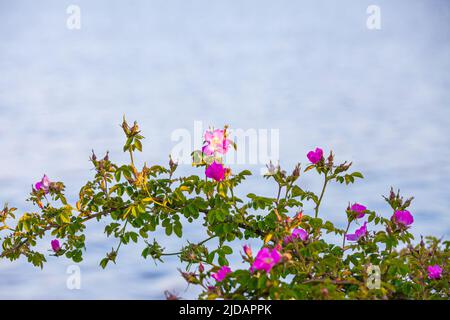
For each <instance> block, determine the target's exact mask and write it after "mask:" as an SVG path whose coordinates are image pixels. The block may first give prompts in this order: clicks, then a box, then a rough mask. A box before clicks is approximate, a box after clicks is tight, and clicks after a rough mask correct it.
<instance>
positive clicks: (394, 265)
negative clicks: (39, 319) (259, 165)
mask: <svg viewBox="0 0 450 320" xmlns="http://www.w3.org/2000/svg"><path fill="white" fill-rule="evenodd" d="M122 129H123V131H124V133H125V136H126V142H125V145H124V147H123V150H124V152H127V153H129V156H130V163H128V164H123V165H119V164H116V163H114V162H113V161H111V160H110V158H109V154H106V155H105V156H104V157H103V158H101V159H99V158H97V156H96V155H95V153H94V152H93V153H92V156H91V158H90V161H91V162H92V165H93V167H94V169H95V175H94V177H93V179H92V180H91V181H88V182H87V183H86V184H85V185H84V186H83V187H82V188H81V190H80V192H79V200H78V201H77V202H76V203H75V204H73V205H72V204H69V203H68V201H67V200H66V196H65V186H64V184H63V183H62V182H49V184H48V187H47V188H44V187H43V186H42V185H39V187H37V185H36V187H34V188H33V189H32V192H31V194H30V198H29V199H28V200H29V201H31V202H32V203H33V204H34V205H35V206H36V211H34V212H27V213H24V214H23V215H22V216H21V217H20V218H18V219H16V217H15V211H16V209H15V208H12V207H9V206H7V205H6V206H5V207H4V209H3V210H2V211H0V223H1V226H0V232H1V233H3V234H4V235H3V237H2V252H1V257H2V258H5V259H9V260H16V259H19V258H20V257H26V258H27V259H28V261H29V262H31V263H32V264H33V265H35V266H38V267H41V268H42V267H43V265H44V262H46V256H45V255H44V254H43V253H41V252H39V251H37V250H35V247H36V244H37V242H38V240H40V239H42V238H43V237H44V235H46V234H51V235H52V236H53V237H54V238H57V239H59V240H60V241H61V242H62V244H61V246H60V247H59V245H57V246H56V247H54V252H53V255H55V256H57V257H62V256H65V257H66V258H68V259H71V260H73V261H74V262H77V263H78V262H81V261H82V260H83V253H84V251H85V249H86V248H85V240H86V237H85V231H86V225H87V223H88V221H91V220H96V221H100V220H103V219H106V221H107V222H108V224H107V225H106V227H105V230H104V231H105V234H106V236H107V237H113V238H116V239H117V241H118V244H117V246H116V248H113V249H112V250H111V251H110V252H109V253H107V254H106V256H105V258H103V259H102V260H101V261H100V266H101V267H102V268H106V267H107V265H108V264H109V263H111V262H113V263H115V262H116V259H117V256H118V253H119V249H120V248H121V246H123V245H127V244H128V243H130V242H140V243H143V244H144V249H143V251H142V256H143V257H144V258H152V259H154V260H155V261H159V262H163V261H164V257H165V256H168V255H174V256H178V257H179V259H180V261H181V262H185V263H186V265H187V269H186V270H184V271H180V272H181V275H182V276H183V277H184V278H185V279H186V281H187V282H188V283H190V284H194V285H198V286H201V287H202V288H203V291H202V293H201V294H200V298H202V299H216V298H224V299H448V296H449V265H448V259H449V244H450V243H449V241H442V240H439V239H436V238H434V237H426V238H424V239H421V241H420V242H419V243H418V244H413V240H414V237H413V235H412V234H411V233H410V232H409V228H410V226H409V225H405V224H402V223H399V221H400V220H398V219H397V220H396V218H395V213H396V212H398V211H400V212H403V211H405V210H406V209H407V208H408V207H409V206H410V204H411V201H412V198H410V199H407V200H404V199H403V198H402V197H401V196H400V194H399V193H398V192H397V193H395V192H394V191H393V190H392V189H391V191H390V194H389V195H388V196H387V197H385V200H386V202H387V203H388V205H389V206H390V208H391V210H392V212H393V216H392V217H391V218H386V217H383V216H381V215H379V214H377V213H376V212H374V211H371V210H368V209H366V208H365V207H364V210H362V211H360V212H355V210H354V209H352V207H351V206H350V205H349V207H348V208H347V210H346V212H345V214H346V215H347V221H348V224H347V227H346V228H345V229H340V228H338V227H336V226H335V225H334V224H333V222H331V221H327V220H325V219H324V215H321V214H320V213H321V212H320V206H321V203H322V199H323V197H324V194H325V191H326V188H327V186H328V185H329V184H330V183H339V184H351V183H354V182H355V181H356V180H357V179H361V178H363V175H362V174H361V173H359V172H349V169H350V168H351V163H347V162H344V163H342V164H339V165H336V164H335V160H334V155H333V153H331V152H330V154H329V156H328V157H327V158H324V157H323V156H322V151H321V150H319V151H320V152H321V153H320V154H315V155H314V156H315V157H311V158H310V159H314V160H313V161H314V162H315V163H311V164H309V165H308V166H307V167H306V168H305V170H303V173H302V170H301V168H300V165H297V166H296V167H295V168H294V170H293V172H292V173H291V174H287V173H286V172H285V171H283V170H281V168H280V167H279V166H274V165H272V164H270V165H269V166H268V169H269V172H268V173H267V174H266V175H265V179H269V180H273V181H275V183H276V185H277V190H276V194H275V196H274V197H263V196H258V195H256V194H254V193H249V194H248V195H247V197H246V198H245V199H241V198H239V197H237V196H236V195H235V193H236V192H235V190H236V188H237V187H238V186H239V185H240V184H242V183H244V180H245V179H246V178H247V177H248V176H249V175H251V172H250V171H248V170H244V171H241V172H238V173H232V172H231V171H230V169H228V168H224V167H223V166H222V165H221V166H220V167H218V170H222V171H221V172H219V173H220V174H219V175H218V177H220V178H214V179H208V178H205V176H204V172H201V173H200V174H199V175H191V176H177V175H176V171H177V167H178V165H177V164H176V163H175V162H174V161H172V159H170V161H169V164H168V166H167V167H163V166H159V165H154V166H151V167H148V166H147V165H144V166H143V167H142V168H140V169H138V167H137V165H136V164H135V160H134V157H135V154H136V152H139V151H142V139H143V136H142V135H141V133H140V131H139V127H138V125H137V123H136V122H135V123H134V125H133V126H131V127H130V126H129V125H128V123H127V122H126V121H125V119H124V121H123V124H122ZM226 130H227V128H225V129H224V130H221V131H220V132H221V134H222V136H221V139H222V140H221V141H220V143H223V144H222V145H221V149H220V150H221V152H219V153H222V154H223V153H225V152H226V151H227V148H228V145H230V146H233V147H235V146H234V144H232V143H230V144H228V142H227V141H228V140H227V139H226ZM216 131H217V132H219V131H218V130H216ZM211 141H212V140H211ZM211 141H209V142H208V141H206V142H205V143H207V145H208V147H210V149H211V147H212V145H211V143H212V142H211ZM216 142H217V141H216ZM316 151H317V150H316ZM210 153H211V152H210ZM315 159H317V160H315ZM319 159H320V160H319ZM193 161H194V165H195V166H196V167H199V169H198V170H201V168H203V167H204V168H207V167H209V166H211V164H212V163H213V162H217V163H220V161H221V157H220V154H217V153H215V152H212V155H211V154H207V153H204V152H203V151H200V150H198V151H194V152H193ZM311 173H315V174H317V175H319V176H320V177H322V179H323V187H322V189H321V190H320V192H319V193H318V194H316V193H314V192H312V191H309V190H307V189H305V188H304V187H301V186H300V185H299V183H298V182H299V180H301V179H300V175H301V174H311ZM214 177H216V176H214ZM216 180H218V181H216ZM308 203H309V204H312V206H313V208H314V209H313V211H312V213H311V215H308V214H306V213H305V214H304V213H303V207H304V206H305V205H306V204H308ZM343 214H344V213H343ZM360 215H362V216H363V217H364V219H367V222H368V229H369V231H366V232H364V231H365V229H364V230H362V229H361V230H362V231H361V234H362V236H360V237H359V238H358V239H357V241H352V242H350V241H346V238H347V236H348V235H349V230H350V228H351V227H353V226H354V225H355V224H360V222H359V221H361V216H360ZM194 221H200V222H201V223H202V226H203V227H204V230H205V233H206V234H207V237H206V239H205V240H204V241H202V242H200V243H186V244H185V245H184V246H183V247H182V248H181V250H180V251H179V252H174V253H167V252H165V250H164V248H163V246H162V245H161V244H160V243H159V242H158V241H157V240H156V239H154V240H150V238H151V234H152V233H153V232H154V231H155V230H156V229H157V228H162V229H163V230H164V231H165V234H166V235H167V236H172V237H177V238H181V237H182V234H183V228H184V227H185V225H184V224H186V223H192V222H194ZM11 224H13V225H14V226H10V225H11ZM298 229H301V230H303V231H302V232H303V233H302V235H303V236H304V237H303V238H299V237H295V236H293V231H295V230H298ZM374 230H376V231H374ZM325 235H329V236H332V237H333V238H334V239H342V243H336V241H326V240H325V239H324V236H325ZM250 238H254V239H260V240H262V242H261V243H262V244H263V247H264V248H268V249H270V250H266V251H264V252H265V253H267V252H269V253H270V252H272V253H273V254H274V256H271V257H272V258H273V259H272V258H271V257H269V258H267V257H266V258H263V259H262V260H261V258H260V257H262V251H260V253H259V254H258V255H256V256H254V255H253V254H252V252H251V249H250V248H249V247H244V250H243V252H242V253H241V254H242V259H243V261H244V264H245V266H244V268H243V269H240V270H231V271H228V269H222V268H223V266H226V265H228V259H229V257H230V256H231V255H233V254H234V255H237V254H238V253H237V252H233V249H232V248H231V246H230V242H232V241H235V240H241V241H242V242H243V243H245V241H246V240H248V239H250ZM211 239H216V240H218V245H217V246H216V247H213V248H211V247H208V246H207V244H208V241H209V240H211ZM52 246H53V243H52ZM278 254H279V255H278ZM267 259H269V260H270V259H272V260H271V262H272V264H273V265H272V264H271V265H270V266H269V267H268V270H261V269H258V268H257V262H256V261H258V263H260V264H261V263H262V264H264V263H267V262H268V260H267ZM433 265H438V266H440V268H442V274H440V276H439V277H430V274H429V269H428V268H429V267H430V266H433ZM252 266H253V267H252ZM373 266H379V268H380V278H381V283H380V285H379V286H378V287H377V288H370V286H368V283H369V282H370V281H371V274H370V273H369V272H368V268H371V267H373ZM219 270H220V272H218V271H219Z"/></svg>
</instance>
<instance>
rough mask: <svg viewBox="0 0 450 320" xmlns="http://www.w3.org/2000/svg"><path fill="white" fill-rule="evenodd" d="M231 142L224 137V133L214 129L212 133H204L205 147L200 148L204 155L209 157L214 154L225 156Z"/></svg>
mask: <svg viewBox="0 0 450 320" xmlns="http://www.w3.org/2000/svg"><path fill="white" fill-rule="evenodd" d="M230 144H231V141H230V140H229V139H227V137H226V131H225V130H220V129H216V130H214V131H206V132H205V145H204V146H203V148H202V151H203V153H204V154H206V155H208V156H210V155H213V154H214V153H215V152H218V153H221V154H225V153H227V151H228V147H229V145H230Z"/></svg>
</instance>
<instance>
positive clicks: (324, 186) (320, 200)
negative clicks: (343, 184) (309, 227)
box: [314, 173, 328, 218]
mask: <svg viewBox="0 0 450 320" xmlns="http://www.w3.org/2000/svg"><path fill="white" fill-rule="evenodd" d="M327 184H328V175H327V173H325V181H324V183H323V187H322V192H321V193H320V197H319V200H317V204H316V207H315V208H314V211H315V215H314V217H315V218H317V217H318V216H319V207H320V204H321V202H322V198H323V195H324V194H325V189H326V187H327Z"/></svg>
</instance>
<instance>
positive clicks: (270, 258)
mask: <svg viewBox="0 0 450 320" xmlns="http://www.w3.org/2000/svg"><path fill="white" fill-rule="evenodd" d="M280 259H281V254H280V253H279V252H278V250H277V249H275V248H274V249H272V250H270V249H269V248H262V249H261V250H260V251H259V252H258V254H257V255H256V258H255V261H254V262H253V265H252V266H251V268H250V270H251V271H252V272H253V271H254V270H264V271H265V272H267V273H269V272H270V270H272V268H273V266H275V265H276V264H277V263H278V262H279V261H280Z"/></svg>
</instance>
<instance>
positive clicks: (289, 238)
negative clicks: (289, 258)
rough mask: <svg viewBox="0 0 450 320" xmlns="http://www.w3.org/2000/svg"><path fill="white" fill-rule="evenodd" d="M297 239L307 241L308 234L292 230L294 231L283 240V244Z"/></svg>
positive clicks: (301, 230) (303, 231)
mask: <svg viewBox="0 0 450 320" xmlns="http://www.w3.org/2000/svg"><path fill="white" fill-rule="evenodd" d="M297 239H300V240H302V241H306V240H308V232H306V231H305V230H303V229H299V228H297V229H294V231H292V234H291V235H290V236H287V237H285V238H284V243H285V244H286V243H289V242H292V241H294V240H297Z"/></svg>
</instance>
